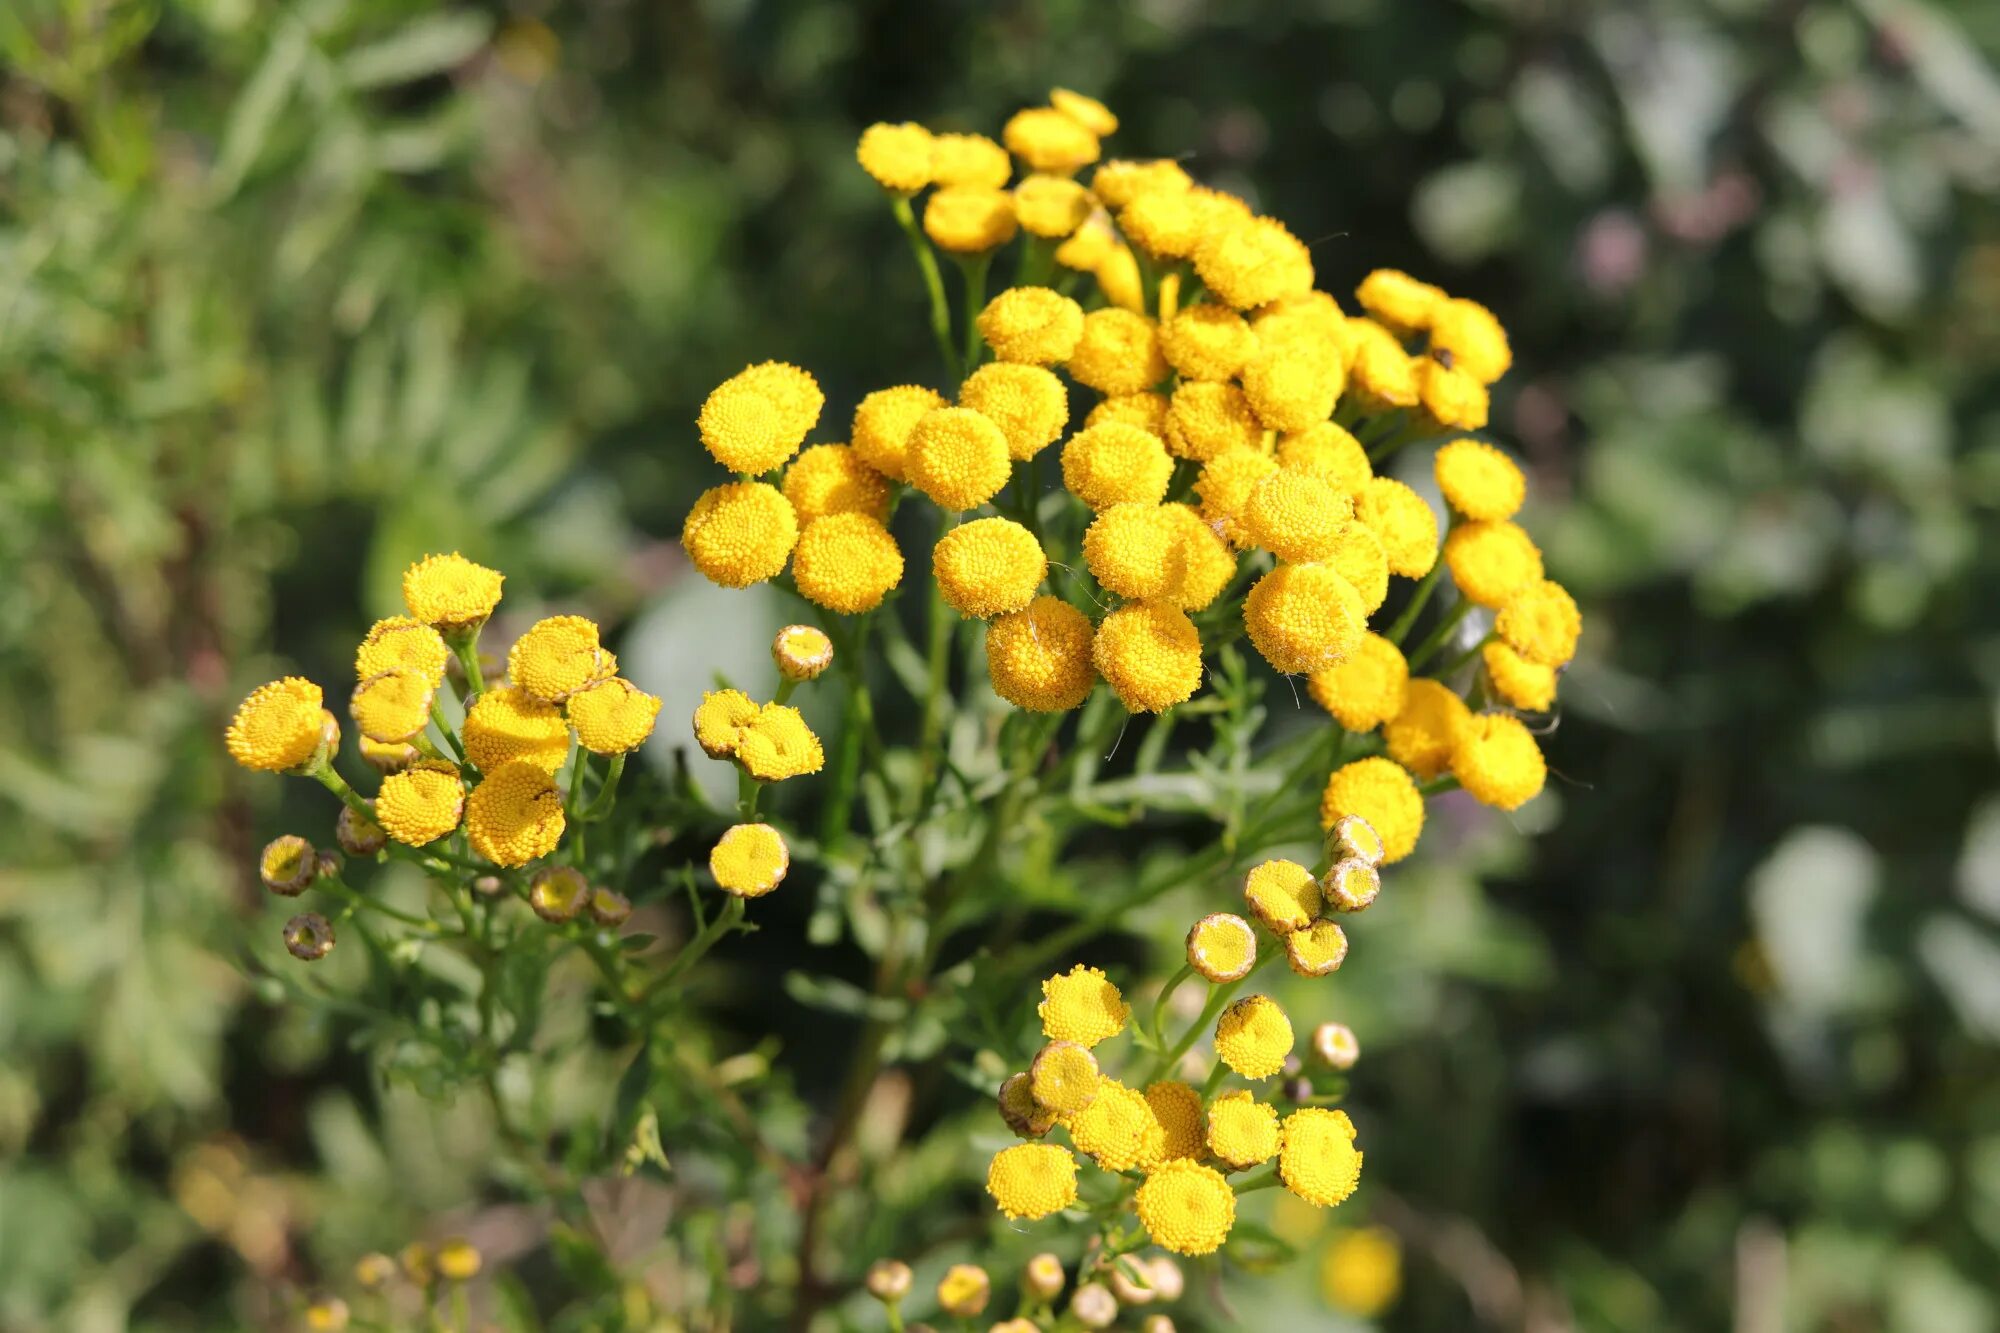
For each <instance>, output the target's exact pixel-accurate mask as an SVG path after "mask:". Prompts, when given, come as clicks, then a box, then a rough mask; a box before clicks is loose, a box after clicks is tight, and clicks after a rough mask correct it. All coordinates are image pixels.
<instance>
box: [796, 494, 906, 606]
mask: <svg viewBox="0 0 2000 1333" xmlns="http://www.w3.org/2000/svg"><path fill="white" fill-rule="evenodd" d="M792 577H793V579H794V580H796V582H797V583H798V589H799V596H801V597H803V598H805V599H806V600H807V601H809V602H811V603H812V604H813V605H815V606H823V607H825V608H826V609H827V610H829V611H838V612H840V613H841V614H843V615H850V616H851V615H858V614H860V613H861V612H863V611H873V610H874V609H875V608H876V607H878V606H880V605H881V604H882V599H883V598H884V597H885V596H887V595H888V593H889V590H890V589H891V588H894V587H895V586H896V585H897V584H898V583H901V582H902V581H903V553H902V551H901V550H900V549H898V548H897V546H896V539H895V538H894V537H892V536H890V535H889V530H888V529H887V528H885V527H883V526H882V524H881V523H880V522H879V521H877V520H876V519H873V518H871V517H869V516H868V515H867V514H829V515H827V516H826V517H825V518H817V519H814V520H813V521H812V522H810V523H808V524H806V530H805V532H804V533H803V534H801V535H800V537H799V546H798V550H796V551H794V552H793V553H792Z"/></svg>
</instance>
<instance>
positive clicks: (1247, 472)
mask: <svg viewBox="0 0 2000 1333" xmlns="http://www.w3.org/2000/svg"><path fill="white" fill-rule="evenodd" d="M1277 470H1278V465H1277V463H1276V462H1274V461H1273V460H1272V458H1271V456H1270V455H1269V454H1264V453H1259V452H1258V451H1257V450H1255V449H1225V450H1223V451H1222V452H1221V453H1219V454H1217V455H1215V457H1213V458H1211V459H1209V460H1208V462H1206V463H1204V464H1203V465H1202V469H1201V475H1199V476H1198V477H1196V478H1195V482H1194V493H1195V496H1196V498H1198V499H1199V500H1200V501H1201V516H1202V518H1204V519H1206V520H1207V521H1208V524H1209V526H1210V527H1212V528H1214V529H1215V530H1216V531H1217V532H1219V533H1220V534H1221V535H1222V537H1223V538H1224V540H1226V541H1228V542H1229V544H1230V545H1231V546H1234V547H1236V548H1238V549H1239V550H1241V549H1245V548H1248V547H1249V546H1250V545H1251V542H1250V533H1249V531H1248V529H1247V528H1246V527H1245V526H1244V524H1243V507H1244V506H1245V505H1247V504H1249V503H1250V493H1251V492H1252V491H1254V490H1256V489H1257V487H1258V486H1259V485H1260V484H1262V482H1263V481H1264V479H1265V478H1266V477H1269V476H1270V475H1272V474H1273V473H1275V472H1276V471H1277Z"/></svg>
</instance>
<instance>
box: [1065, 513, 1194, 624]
mask: <svg viewBox="0 0 2000 1333" xmlns="http://www.w3.org/2000/svg"><path fill="white" fill-rule="evenodd" d="M1179 548H1180V525H1179V524H1178V523H1177V522H1175V520H1174V518H1173V516H1172V515H1171V514H1169V513H1168V511H1167V508H1166V506H1164V505H1156V504H1118V505H1112V506H1111V507H1110V508H1108V509H1105V510H1102V511H1100V512H1099V513H1098V515H1097V517H1096V518H1094V519H1092V520H1091V524H1090V526H1089V527H1088V528H1086V529H1085V530H1084V534H1083V561H1084V564H1085V565H1086V566H1088V567H1089V569H1090V572H1091V575H1092V577H1094V578H1096V580H1097V581H1098V582H1099V583H1100V584H1102V585H1103V586H1104V588H1105V589H1106V590H1107V591H1109V592H1114V593H1116V594H1118V596H1120V597H1129V598H1132V599H1134V600H1140V599H1144V598H1150V597H1159V596H1161V595H1162V594H1164V593H1166V592H1167V591H1168V589H1169V588H1170V587H1171V586H1172V585H1173V584H1174V583H1175V582H1176V581H1177V580H1178V578H1179V576H1180V573H1181V565H1180V561H1179V559H1178V557H1179Z"/></svg>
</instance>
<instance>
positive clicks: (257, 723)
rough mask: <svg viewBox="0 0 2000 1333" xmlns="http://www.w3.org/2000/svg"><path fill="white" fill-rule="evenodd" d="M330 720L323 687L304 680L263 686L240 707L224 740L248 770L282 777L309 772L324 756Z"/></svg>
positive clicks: (290, 679) (287, 679)
mask: <svg viewBox="0 0 2000 1333" xmlns="http://www.w3.org/2000/svg"><path fill="white" fill-rule="evenodd" d="M325 715H326V709H325V707H324V706H323V703H322V697H321V695H320V690H319V686H317V685H315V684H313V683H312V682H311V681H309V680H306V679H305V678H303V677H301V676H286V677H285V678H284V679H283V680H274V681H272V682H271V683H270V684H269V685H260V686H258V687H257V688H256V689H255V690H253V691H251V693H250V697H249V698H247V699H245V700H244V701H243V702H242V703H240V704H238V705H237V707H236V716H235V717H233V718H232V719H230V722H229V730H228V731H227V732H225V733H224V736H223V739H224V741H225V743H226V744H227V745H228V747H229V757H230V758H231V759H234V760H235V761H236V762H237V763H239V764H241V765H243V767H245V768H254V769H260V770H262V771H264V772H267V773H283V772H288V771H290V770H293V769H300V768H304V767H305V766H306V765H307V764H309V763H311V762H312V760H313V758H314V756H316V755H317V754H318V753H320V729H321V723H322V720H323V719H324V717H325Z"/></svg>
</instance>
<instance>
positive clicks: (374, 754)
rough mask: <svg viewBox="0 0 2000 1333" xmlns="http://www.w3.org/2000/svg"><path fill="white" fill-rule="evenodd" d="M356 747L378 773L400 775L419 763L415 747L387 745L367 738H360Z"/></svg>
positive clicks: (356, 742)
mask: <svg viewBox="0 0 2000 1333" xmlns="http://www.w3.org/2000/svg"><path fill="white" fill-rule="evenodd" d="M355 745H356V746H357V748H359V749H360V751H361V758H362V759H363V760H364V761H366V763H367V764H368V766H369V767H370V768H372V769H374V770H375V771H376V772H377V773H400V772H402V771H403V770H404V769H406V768H408V767H409V766H410V765H411V764H414V763H415V762H416V761H417V747H416V746H414V745H385V744H383V743H382V742H381V741H371V740H369V739H368V738H367V737H366V736H362V737H358V738H357V739H356V741H355Z"/></svg>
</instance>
